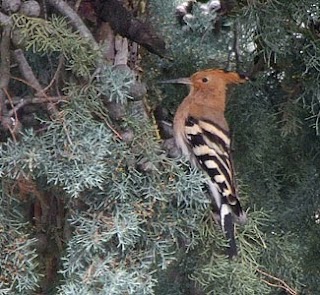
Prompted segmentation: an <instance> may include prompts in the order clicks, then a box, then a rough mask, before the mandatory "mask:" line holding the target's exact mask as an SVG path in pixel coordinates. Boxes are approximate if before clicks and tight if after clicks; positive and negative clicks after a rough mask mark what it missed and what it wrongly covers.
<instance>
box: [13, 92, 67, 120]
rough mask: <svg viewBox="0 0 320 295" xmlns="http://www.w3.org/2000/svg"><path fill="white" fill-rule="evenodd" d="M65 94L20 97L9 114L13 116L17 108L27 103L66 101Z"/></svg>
mask: <svg viewBox="0 0 320 295" xmlns="http://www.w3.org/2000/svg"><path fill="white" fill-rule="evenodd" d="M66 100H67V97H66V96H52V97H47V96H46V97H32V98H22V99H21V100H20V101H19V102H18V103H17V104H16V105H15V106H14V107H13V108H12V109H11V110H10V111H9V113H8V114H9V116H10V117H11V116H13V115H14V114H15V113H16V112H17V111H18V110H19V109H21V108H22V107H24V106H25V105H27V104H37V103H53V102H54V103H57V102H62V101H66Z"/></svg>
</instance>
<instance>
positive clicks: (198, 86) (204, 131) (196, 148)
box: [163, 69, 249, 258]
mask: <svg viewBox="0 0 320 295" xmlns="http://www.w3.org/2000/svg"><path fill="white" fill-rule="evenodd" d="M248 79H249V78H248V77H247V76H246V75H243V74H239V73H237V72H229V71H225V70H222V69H206V70H202V71H198V72H196V73H195V74H193V75H192V76H191V77H188V78H178V79H174V80H167V81H163V83H178V84H187V85H189V87H190V92H189V94H188V95H187V96H186V97H185V98H184V100H183V101H182V103H181V104H180V105H179V107H178V108H177V111H176V113H175V116H174V119H173V134H174V139H175V143H176V146H177V147H178V148H179V149H180V150H181V152H182V154H183V155H184V156H186V157H187V159H188V160H189V161H190V162H191V165H193V166H195V167H198V168H199V169H200V170H202V171H204V172H205V174H206V175H207V186H208V190H209V193H210V196H211V197H212V199H213V200H214V201H215V204H216V207H217V209H218V214H219V222H220V224H221V227H222V230H223V232H224V234H225V236H226V238H227V239H228V241H229V245H228V248H227V255H228V257H229V258H233V257H235V256H237V246H236V242H235V232H234V222H236V223H239V224H244V223H245V222H246V218H247V217H246V213H245V211H244V210H243V209H242V207H241V204H240V201H239V196H238V192H237V187H236V181H235V171H234V166H233V162H232V157H231V138H230V130H229V126H228V123H227V120H226V118H225V110H226V103H227V88H228V86H229V85H231V84H240V83H244V82H246V81H247V80H248Z"/></svg>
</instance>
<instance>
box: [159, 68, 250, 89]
mask: <svg viewBox="0 0 320 295" xmlns="http://www.w3.org/2000/svg"><path fill="white" fill-rule="evenodd" d="M248 80H249V78H248V77H247V76H246V75H243V74H239V73H237V72H228V71H224V70H221V69H208V70H203V71H199V72H196V73H195V74H193V75H192V76H191V77H189V78H178V79H173V80H167V81H162V83H177V84H187V85H190V86H191V87H193V88H195V89H202V88H203V89H211V88H212V89H214V88H217V87H219V86H223V87H226V86H228V85H229V84H239V83H245V82H246V81H248Z"/></svg>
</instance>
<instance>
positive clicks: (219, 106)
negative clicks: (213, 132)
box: [189, 86, 226, 113]
mask: <svg viewBox="0 0 320 295" xmlns="http://www.w3.org/2000/svg"><path fill="white" fill-rule="evenodd" d="M189 96H190V97H192V98H193V100H194V103H196V104H200V105H202V104H203V105H204V106H205V107H207V108H210V109H211V108H212V109H214V110H216V111H219V112H223V113H224V111H225V109H226V88H225V87H224V86H223V87H215V88H207V89H191V92H190V94H189Z"/></svg>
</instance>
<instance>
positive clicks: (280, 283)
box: [257, 268, 298, 295]
mask: <svg viewBox="0 0 320 295" xmlns="http://www.w3.org/2000/svg"><path fill="white" fill-rule="evenodd" d="M257 272H258V273H260V274H262V275H264V276H266V277H268V278H270V279H272V280H274V281H276V282H277V283H272V282H269V281H267V280H264V279H262V281H263V282H264V283H266V284H267V285H269V286H272V287H277V288H280V289H283V290H285V291H286V292H288V293H289V294H290V295H298V293H297V291H296V290H294V289H293V288H291V287H290V286H289V285H288V284H287V283H286V282H285V281H283V280H281V279H279V278H277V277H275V276H273V275H271V274H269V273H266V272H264V271H262V270H260V269H258V268H257Z"/></svg>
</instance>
